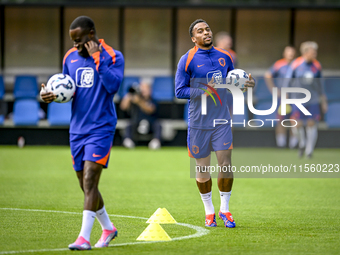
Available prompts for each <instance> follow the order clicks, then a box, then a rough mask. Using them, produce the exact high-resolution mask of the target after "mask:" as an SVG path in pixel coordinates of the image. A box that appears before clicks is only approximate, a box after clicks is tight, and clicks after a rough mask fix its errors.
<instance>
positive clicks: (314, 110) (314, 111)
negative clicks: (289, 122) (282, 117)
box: [292, 104, 321, 121]
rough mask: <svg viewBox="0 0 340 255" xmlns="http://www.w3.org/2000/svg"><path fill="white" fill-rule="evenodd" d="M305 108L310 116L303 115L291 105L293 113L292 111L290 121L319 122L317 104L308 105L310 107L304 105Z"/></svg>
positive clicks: (318, 107) (318, 106)
mask: <svg viewBox="0 0 340 255" xmlns="http://www.w3.org/2000/svg"><path fill="white" fill-rule="evenodd" d="M304 106H305V108H306V109H307V110H308V111H309V112H310V113H311V114H312V115H305V114H304V113H303V112H301V110H300V109H299V108H298V107H296V105H293V111H292V119H295V120H302V121H305V120H308V119H313V120H315V121H319V120H320V117H321V115H320V105H319V104H310V105H304Z"/></svg>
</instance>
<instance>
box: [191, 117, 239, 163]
mask: <svg viewBox="0 0 340 255" xmlns="http://www.w3.org/2000/svg"><path fill="white" fill-rule="evenodd" d="M187 143H188V153H189V156H190V157H192V158H206V157H208V156H209V155H210V153H211V152H212V151H222V150H231V149H232V148H233V134H232V132H231V127H230V124H229V123H228V124H223V125H218V126H217V127H216V128H215V129H195V128H188V138H187Z"/></svg>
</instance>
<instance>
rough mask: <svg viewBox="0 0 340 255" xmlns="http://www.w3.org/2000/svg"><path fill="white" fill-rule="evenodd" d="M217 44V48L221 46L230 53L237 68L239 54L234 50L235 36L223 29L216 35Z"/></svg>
mask: <svg viewBox="0 0 340 255" xmlns="http://www.w3.org/2000/svg"><path fill="white" fill-rule="evenodd" d="M215 45H216V47H217V48H221V49H223V50H226V51H228V52H229V53H230V55H231V57H232V58H233V63H234V68H237V54H236V52H235V51H233V50H232V47H233V38H232V37H231V36H230V34H229V33H228V32H225V31H221V32H218V33H217V34H216V35H215Z"/></svg>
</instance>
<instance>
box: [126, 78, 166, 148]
mask: <svg viewBox="0 0 340 255" xmlns="http://www.w3.org/2000/svg"><path fill="white" fill-rule="evenodd" d="M151 95H152V87H151V82H150V80H149V79H142V81H141V83H140V84H138V83H136V84H132V86H131V87H130V89H129V91H128V93H127V94H126V95H125V96H124V97H123V99H122V101H121V103H120V108H121V109H122V110H123V111H126V112H128V113H129V114H130V116H131V119H130V121H129V124H128V125H127V127H126V128H125V135H124V140H123V146H124V147H126V148H130V149H132V148H134V147H135V142H134V140H135V138H136V136H137V135H138V134H142V135H146V134H153V139H152V140H151V141H150V142H149V145H148V146H149V148H150V149H153V150H155V149H159V148H160V147H161V133H162V127H161V124H160V122H159V120H158V116H157V103H156V102H155V101H154V100H153V99H152V97H151Z"/></svg>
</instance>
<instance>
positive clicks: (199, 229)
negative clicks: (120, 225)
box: [0, 208, 209, 255]
mask: <svg viewBox="0 0 340 255" xmlns="http://www.w3.org/2000/svg"><path fill="white" fill-rule="evenodd" d="M0 210H11V211H28V212H46V213H64V214H82V213H77V212H65V211H54V210H39V209H21V208H0ZM109 216H112V217H117V218H131V219H141V220H147V219H148V218H145V217H138V216H127V215H117V214H109ZM177 225H180V226H183V227H187V228H191V229H194V230H196V233H195V234H192V235H188V236H180V237H175V238H172V240H171V241H179V240H183V239H190V238H197V237H201V236H204V235H207V234H208V233H209V230H208V229H205V228H202V227H199V226H195V225H191V224H187V223H177ZM160 242H164V241H145V242H141V241H139V242H130V243H117V244H110V245H109V246H110V247H114V246H127V245H136V244H149V243H160ZM95 249H96V248H95ZM68 250H69V249H68V248H57V249H40V250H21V251H0V254H1V255H2V254H17V253H36V252H52V251H68Z"/></svg>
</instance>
